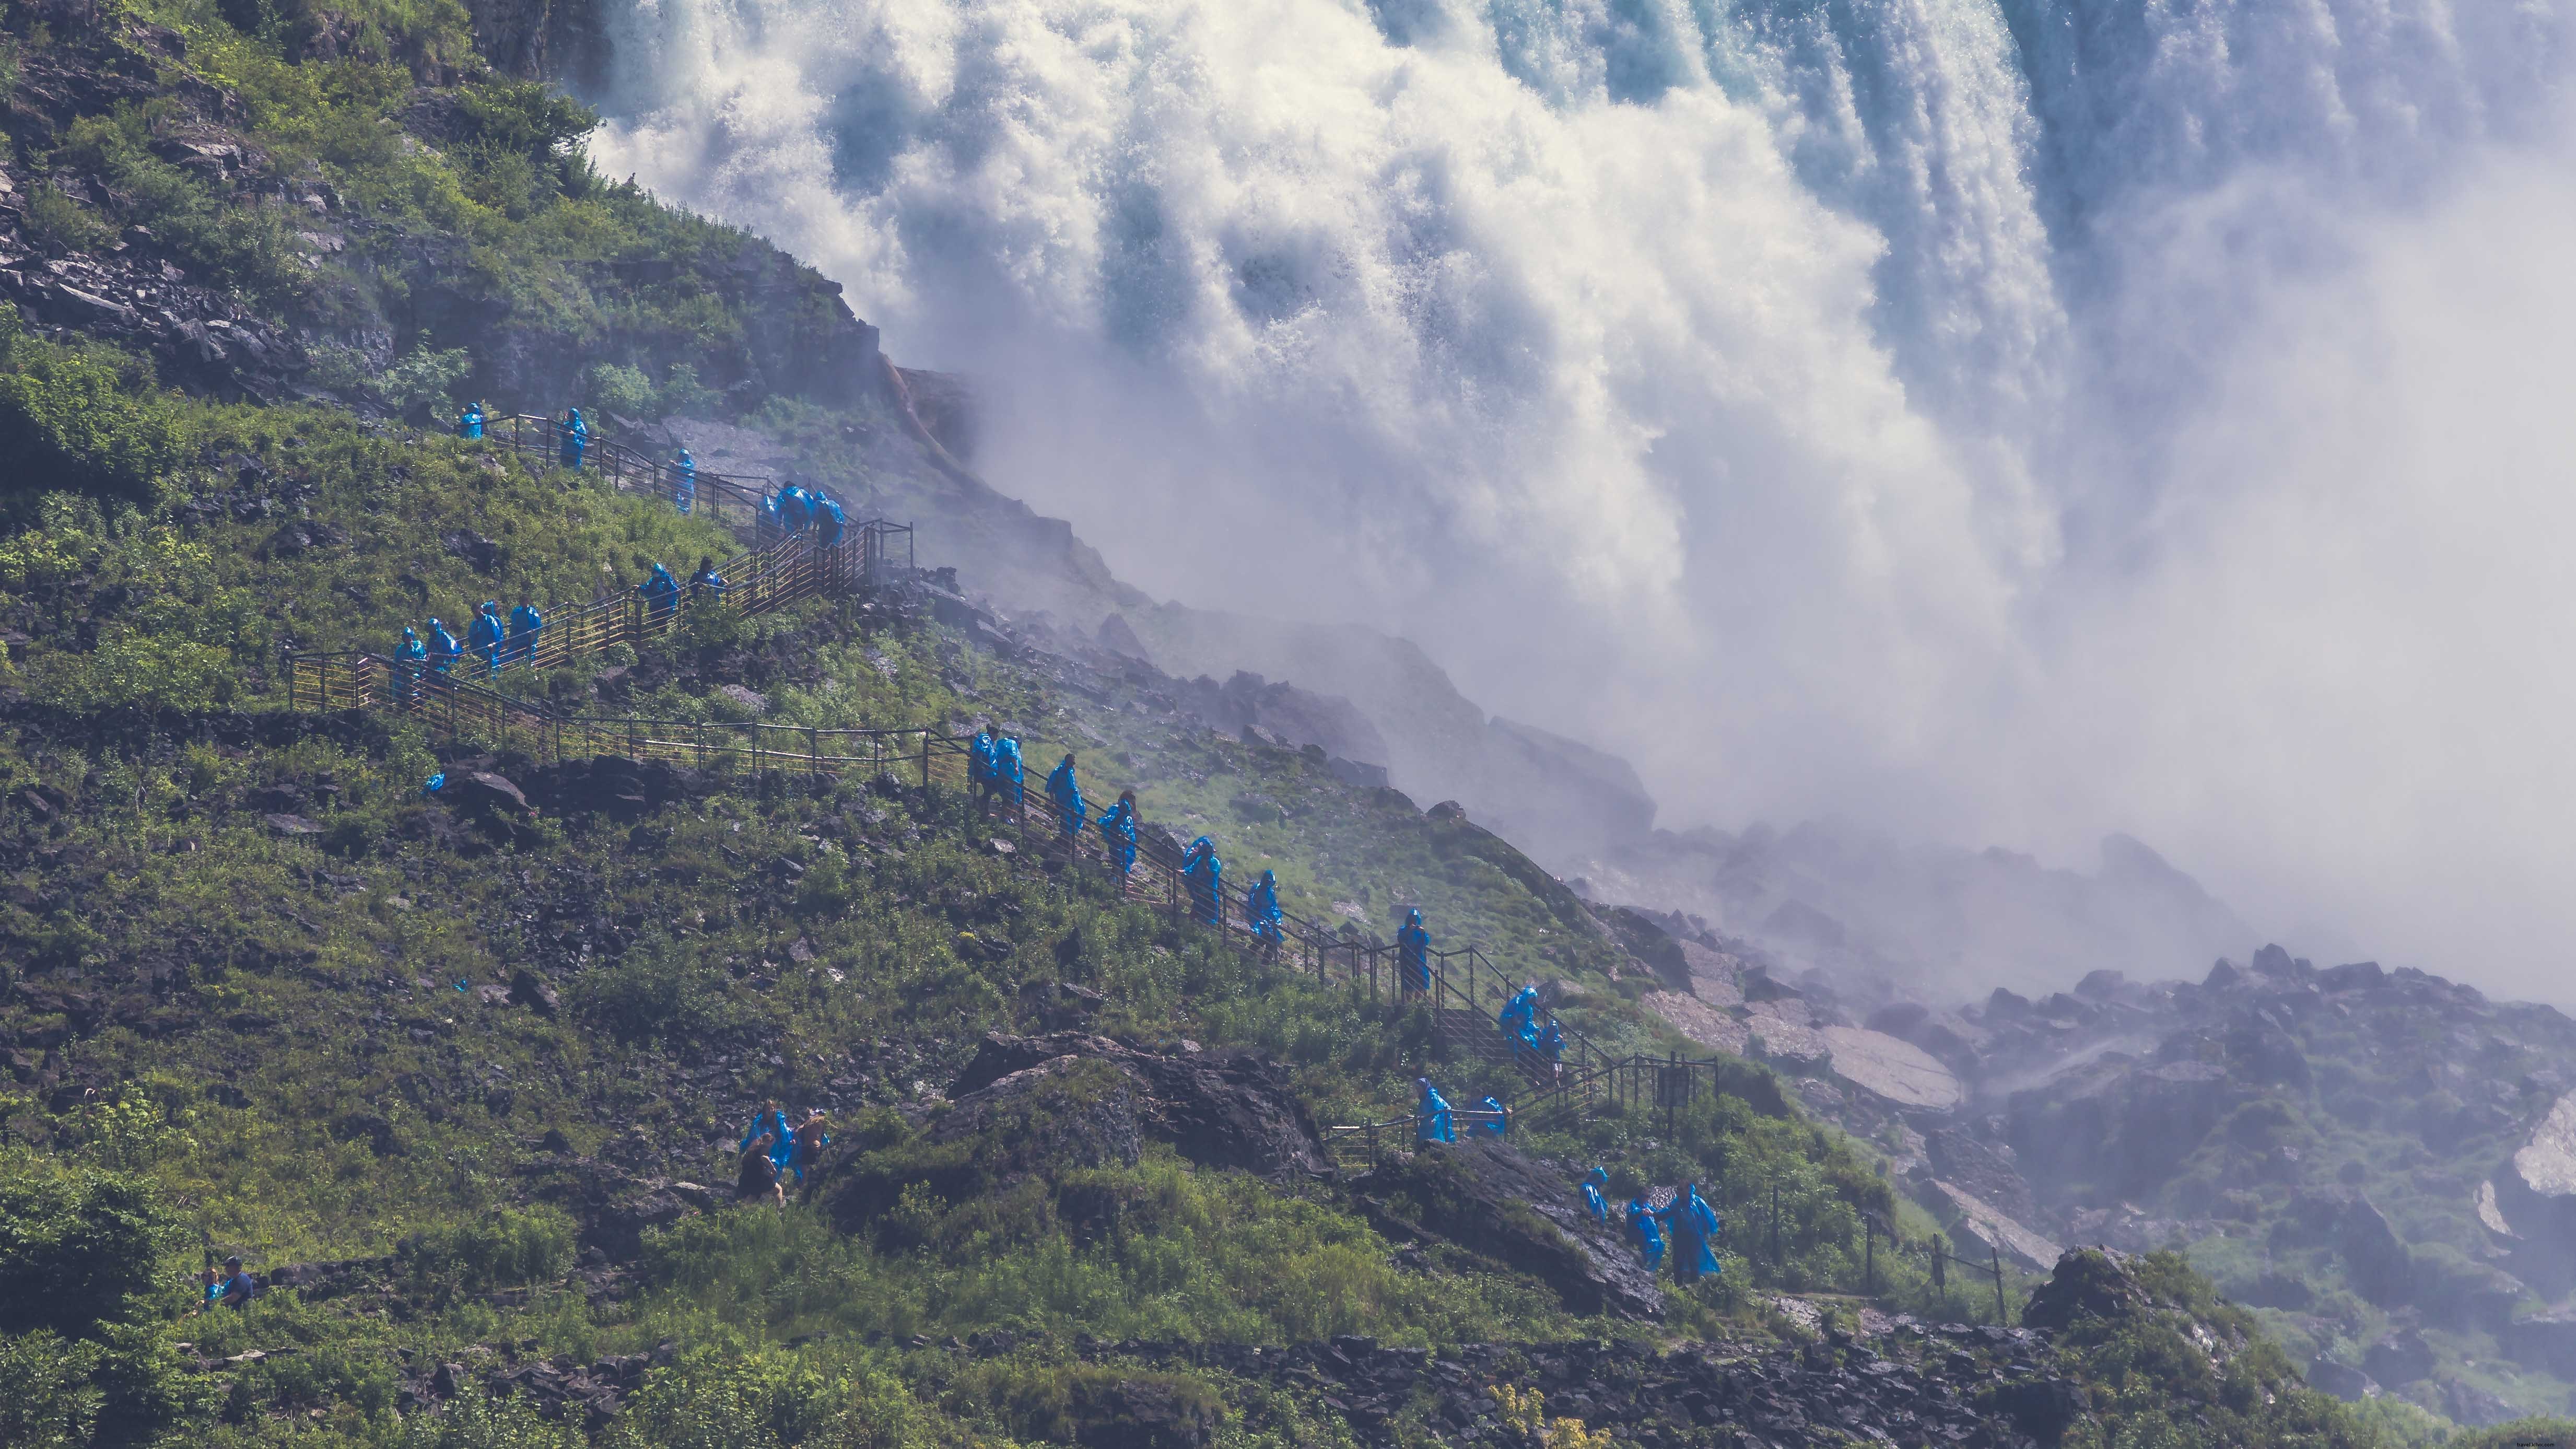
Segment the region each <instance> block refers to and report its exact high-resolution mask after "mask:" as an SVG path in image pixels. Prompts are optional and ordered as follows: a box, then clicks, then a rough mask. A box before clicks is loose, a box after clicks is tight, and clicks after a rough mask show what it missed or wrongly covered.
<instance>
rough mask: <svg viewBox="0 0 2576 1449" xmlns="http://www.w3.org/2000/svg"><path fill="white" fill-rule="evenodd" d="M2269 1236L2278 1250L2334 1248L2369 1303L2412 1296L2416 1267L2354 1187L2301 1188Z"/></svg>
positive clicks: (2384, 1303) (2385, 1220) (2401, 1300)
mask: <svg viewBox="0 0 2576 1449" xmlns="http://www.w3.org/2000/svg"><path fill="white" fill-rule="evenodd" d="M2273 1238H2274V1241H2275V1243H2276V1244H2277V1245H2280V1246H2293V1247H2324V1248H2330V1249H2332V1250H2333V1251H2334V1254H2335V1256H2337V1257H2339V1258H2341V1259H2342V1260H2343V1263H2344V1271H2345V1272H2346V1273H2347V1274H2348V1275H2349V1276H2350V1277H2351V1279H2352V1285H2353V1287H2354V1288H2356V1289H2358V1290H2359V1291H2360V1293H2361V1295H2362V1296H2363V1297H2365V1298H2367V1299H2369V1300H2370V1301H2371V1302H2373V1303H2377V1304H2380V1305H2382V1306H2387V1305H2392V1304H2399V1303H2405V1302H2410V1301H2412V1299H2413V1297H2414V1289H2415V1282H2414V1264H2413V1261H2412V1259H2411V1258H2410V1257H2409V1255H2408V1253H2407V1249H2406V1244H2405V1241H2404V1240H2403V1239H2401V1238H2399V1237H2398V1236H2397V1230H2396V1229H2395V1228H2393V1227H2390V1226H2389V1223H2388V1218H2387V1215H2386V1214H2384V1213H2382V1212H2380V1210H2379V1209H2378V1208H2377V1207H2376V1206H2374V1205H2373V1204H2372V1203H2371V1201H2370V1199H2369V1198H2367V1197H2365V1196H2363V1195H2362V1193H2361V1192H2360V1191H2359V1190H2358V1189H2355V1188H2349V1187H2324V1188H2302V1189H2300V1190H2299V1191H2298V1193H2296V1194H2295V1195H2293V1196H2292V1198H2291V1200H2290V1203H2289V1208H2288V1211H2287V1212H2286V1213H2285V1214H2284V1215H2283V1216H2282V1218H2281V1219H2280V1220H2279V1221H2278V1222H2277V1223H2275V1224H2274V1226H2273ZM2381 1377H2383V1378H2385V1377H2386V1376H2385V1375H2381ZM2417 1377H2421V1375H2417Z"/></svg>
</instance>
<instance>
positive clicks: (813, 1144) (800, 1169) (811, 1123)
mask: <svg viewBox="0 0 2576 1449" xmlns="http://www.w3.org/2000/svg"><path fill="white" fill-rule="evenodd" d="M823 1123H824V1117H823V1109H822V1108H820V1107H817V1108H815V1109H814V1112H813V1114H812V1115H811V1116H809V1117H807V1118H806V1119H805V1120H804V1121H803V1122H800V1123H798V1124H797V1127H796V1137H795V1148H796V1150H795V1152H794V1154H793V1155H792V1156H791V1157H790V1158H789V1162H790V1164H791V1165H792V1166H793V1167H794V1168H795V1171H796V1180H797V1181H798V1182H800V1183H801V1182H803V1181H804V1180H805V1174H806V1173H807V1172H809V1171H811V1170H812V1169H813V1167H814V1164H816V1163H818V1162H820V1161H822V1160H823V1149H824V1148H826V1147H829V1146H831V1145H832V1138H831V1135H830V1134H829V1133H827V1132H825V1131H824V1130H823Z"/></svg>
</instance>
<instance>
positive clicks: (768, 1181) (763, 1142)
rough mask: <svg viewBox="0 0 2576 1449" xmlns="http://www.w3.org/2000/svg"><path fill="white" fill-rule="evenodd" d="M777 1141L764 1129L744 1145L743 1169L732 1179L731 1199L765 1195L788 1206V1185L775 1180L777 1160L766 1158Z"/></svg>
mask: <svg viewBox="0 0 2576 1449" xmlns="http://www.w3.org/2000/svg"><path fill="white" fill-rule="evenodd" d="M777 1145H778V1138H777V1137H776V1136H774V1135H772V1134H771V1133H767V1132H763V1133H761V1134H760V1135H759V1136H758V1137H755V1138H753V1139H752V1140H751V1145H750V1146H749V1147H746V1148H744V1149H743V1152H742V1169H741V1171H740V1173H739V1174H737V1175H736V1176H735V1178H734V1180H733V1197H734V1201H736V1202H747V1201H749V1200H750V1199H752V1198H756V1197H766V1198H768V1199H770V1200H771V1201H773V1202H775V1203H777V1204H778V1206H779V1207H780V1208H782V1209H783V1208H785V1207H786V1206H787V1189H786V1188H785V1187H783V1186H781V1185H780V1183H779V1181H778V1164H777V1163H775V1162H772V1161H770V1160H769V1154H770V1149H771V1148H773V1147H775V1146H777Z"/></svg>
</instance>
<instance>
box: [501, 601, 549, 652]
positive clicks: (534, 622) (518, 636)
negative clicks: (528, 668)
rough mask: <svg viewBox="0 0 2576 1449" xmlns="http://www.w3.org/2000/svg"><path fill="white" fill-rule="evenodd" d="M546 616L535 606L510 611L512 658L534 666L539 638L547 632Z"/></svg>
mask: <svg viewBox="0 0 2576 1449" xmlns="http://www.w3.org/2000/svg"><path fill="white" fill-rule="evenodd" d="M545 628H546V616H545V615H543V614H540V613H538V612H537V606H536V605H534V604H521V605H519V606H518V607H517V608H515V609H512V610H511V611H510V657H511V658H513V659H517V660H519V661H521V662H523V663H529V664H533V663H535V662H536V658H537V637H538V636H539V635H541V634H543V633H544V632H545Z"/></svg>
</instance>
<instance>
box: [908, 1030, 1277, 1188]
mask: <svg viewBox="0 0 2576 1449" xmlns="http://www.w3.org/2000/svg"><path fill="white" fill-rule="evenodd" d="M1077 989H1078V988H1077ZM1057 1058H1082V1059H1088V1060H1093V1061H1099V1062H1104V1063H1107V1064H1108V1065H1110V1066H1112V1067H1114V1068H1116V1069H1117V1070H1118V1071H1119V1072H1121V1073H1122V1074H1124V1075H1125V1076H1126V1077H1127V1078H1128V1079H1129V1081H1130V1082H1132V1083H1133V1084H1134V1086H1135V1088H1136V1097H1135V1100H1136V1108H1137V1113H1138V1119H1137V1122H1138V1129H1139V1130H1140V1131H1142V1132H1145V1133H1147V1134H1148V1135H1151V1136H1152V1137H1154V1138H1156V1139H1157V1140H1159V1141H1164V1142H1169V1143H1171V1144H1172V1145H1173V1146H1174V1147H1175V1148H1177V1149H1179V1151H1180V1153H1181V1155H1182V1156H1184V1157H1186V1158H1188V1159H1189V1160H1190V1161H1192V1162H1194V1163H1197V1164H1198V1165H1199V1166H1201V1167H1218V1168H1225V1167H1232V1168H1240V1169H1242V1170H1243V1171H1246V1172H1250V1173H1255V1174H1257V1175H1259V1176H1263V1177H1273V1178H1276V1177H1282V1176H1290V1175H1298V1174H1306V1173H1316V1172H1321V1171H1323V1170H1324V1167H1325V1156H1324V1149H1323V1139H1322V1137H1321V1135H1320V1134H1319V1133H1318V1132H1317V1131H1316V1129H1315V1123H1314V1119H1313V1118H1312V1117H1311V1116H1309V1115H1308V1114H1307V1112H1306V1109H1305V1107H1304V1105H1303V1104H1301V1103H1300V1102H1298V1100H1297V1098H1296V1094H1295V1093H1294V1092H1292V1091H1291V1090H1290V1089H1289V1085H1288V1073H1287V1070H1286V1069H1285V1068H1283V1067H1281V1066H1280V1065H1279V1064H1278V1063H1276V1062H1273V1061H1271V1060H1269V1059H1268V1058H1266V1057H1263V1056H1261V1055H1260V1054H1258V1053H1256V1052H1250V1051H1209V1052H1190V1053H1185V1054H1181V1055H1169V1056H1167V1055H1161V1054H1157V1053H1153V1052H1145V1051H1139V1050H1136V1049H1135V1048H1133V1047H1129V1046H1125V1045H1123V1044H1121V1043H1118V1042H1115V1041H1111V1040H1109V1039H1108V1038H1106V1037H1099V1036H1089V1035H1085V1034H1083V1033H1080V1032H1070V1031H1067V1032H1055V1033H1050V1034H1048V1035H1045V1036H1035V1037H1017V1036H1006V1035H1004V1034H1002V1033H999V1032H994V1033H990V1034H988V1035H987V1036H986V1037H985V1038H984V1042H983V1045H982V1046H981V1047H979V1048H977V1050H976V1053H975V1057H974V1059H973V1060H972V1061H970V1062H968V1063H967V1064H966V1068H965V1070H964V1071H962V1072H960V1073H958V1076H957V1080H956V1081H955V1082H954V1083H953V1084H951V1086H950V1089H949V1091H950V1095H951V1096H952V1097H956V1098H958V1099H960V1101H961V1102H962V1100H963V1099H964V1098H965V1097H967V1096H969V1095H971V1094H974V1093H976V1092H979V1091H982V1090H985V1089H986V1088H987V1086H988V1085H989V1084H992V1083H994V1082H997V1081H999V1080H1000V1079H1001V1078H1002V1077H1003V1076H1005V1075H1007V1074H1010V1073H1013V1072H1019V1071H1025V1070H1028V1069H1029V1068H1031V1067H1034V1066H1036V1065H1039V1064H1040V1063H1043V1062H1047V1061H1051V1060H1054V1059H1057Z"/></svg>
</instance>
